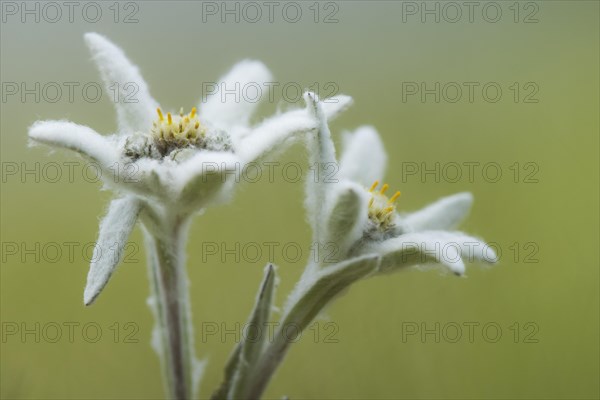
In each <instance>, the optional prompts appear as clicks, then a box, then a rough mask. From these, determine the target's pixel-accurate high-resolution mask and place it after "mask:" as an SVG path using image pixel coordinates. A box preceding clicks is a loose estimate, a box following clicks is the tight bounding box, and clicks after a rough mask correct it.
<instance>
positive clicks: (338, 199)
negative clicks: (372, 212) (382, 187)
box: [323, 181, 369, 262]
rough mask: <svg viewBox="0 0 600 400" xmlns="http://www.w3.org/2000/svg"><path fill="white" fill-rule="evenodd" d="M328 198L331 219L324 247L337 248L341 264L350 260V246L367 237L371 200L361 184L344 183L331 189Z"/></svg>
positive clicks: (337, 255) (335, 260) (329, 218)
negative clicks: (365, 235)
mask: <svg viewBox="0 0 600 400" xmlns="http://www.w3.org/2000/svg"><path fill="white" fill-rule="evenodd" d="M328 198H329V199H328V203H329V204H328V211H327V214H326V215H327V216H328V217H327V225H326V227H325V231H326V234H325V237H324V243H323V244H324V245H326V246H329V247H331V245H333V246H334V250H335V253H334V257H333V261H334V262H339V261H341V260H343V259H345V258H346V255H347V253H348V250H349V249H350V246H352V244H354V243H356V242H357V241H358V240H359V239H360V237H361V236H362V234H363V231H364V229H365V227H366V224H367V219H368V212H367V210H368V202H369V197H368V195H367V193H366V191H365V190H364V189H363V188H362V187H361V186H360V185H357V184H355V183H353V182H349V181H344V182H340V184H338V185H336V186H335V187H333V188H331V190H330V192H329V194H328ZM328 256H329V257H330V256H331V255H330V254H329V255H328ZM323 262H328V260H323Z"/></svg>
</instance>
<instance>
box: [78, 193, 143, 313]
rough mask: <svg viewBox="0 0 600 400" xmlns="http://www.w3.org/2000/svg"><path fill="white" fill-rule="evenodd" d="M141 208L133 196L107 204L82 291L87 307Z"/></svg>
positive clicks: (105, 280) (120, 252)
mask: <svg viewBox="0 0 600 400" xmlns="http://www.w3.org/2000/svg"><path fill="white" fill-rule="evenodd" d="M140 209H141V204H140V202H139V201H138V200H137V199H136V198H135V197H126V198H123V199H117V200H113V201H112V202H111V203H110V206H109V207H108V212H107V213H106V216H105V217H104V219H103V220H102V222H101V223H100V233H99V234H98V241H97V243H96V246H95V247H94V254H93V257H92V262H91V265H90V270H89V273H88V277H87V284H86V286H85V290H84V293H83V302H84V303H85V305H86V306H88V305H90V304H92V302H93V301H94V300H95V299H96V297H97V296H98V295H99V294H100V292H101V291H102V289H104V286H106V284H107V283H108V280H109V279H110V277H111V275H112V273H113V271H114V270H115V268H116V267H117V265H118V264H119V262H120V261H121V258H122V256H123V250H124V249H125V246H126V245H127V239H128V238H129V235H130V234H131V231H132V230H133V227H134V226H135V223H136V221H137V217H138V214H139V212H140Z"/></svg>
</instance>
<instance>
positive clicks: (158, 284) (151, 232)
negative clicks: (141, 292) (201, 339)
mask: <svg viewBox="0 0 600 400" xmlns="http://www.w3.org/2000/svg"><path fill="white" fill-rule="evenodd" d="M187 225H188V224H187V222H185V221H181V220H179V219H176V220H175V221H173V222H171V223H164V224H161V225H159V226H155V227H154V228H153V229H148V227H147V226H145V228H146V229H144V234H145V236H146V246H147V249H148V272H149V277H150V283H151V288H152V295H151V299H150V304H152V305H153V306H154V308H155V317H156V319H157V320H156V328H155V329H156V332H155V335H156V337H155V339H156V340H157V341H156V344H157V345H158V346H157V348H156V350H157V351H158V352H159V356H160V359H161V363H162V367H163V368H162V369H163V375H164V379H165V387H166V393H167V396H168V398H170V399H190V398H192V397H193V392H194V389H195V388H194V380H195V379H194V368H195V358H194V354H195V349H194V342H193V328H192V321H191V313H190V304H189V291H188V279H187V274H186V270H185V253H184V248H185V238H186V236H187V235H186V234H187ZM159 228H162V229H160V230H158V229H159Z"/></svg>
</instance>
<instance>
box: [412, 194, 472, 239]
mask: <svg viewBox="0 0 600 400" xmlns="http://www.w3.org/2000/svg"><path fill="white" fill-rule="evenodd" d="M472 205H473V195H472V194H471V193H469V192H462V193H457V194H454V195H451V196H447V197H443V198H441V199H440V200H438V201H436V202H434V203H432V204H430V205H428V206H427V207H425V208H423V209H421V210H419V211H416V212H413V213H410V214H408V215H406V216H402V217H401V221H402V223H401V224H402V226H404V227H405V228H406V229H408V230H409V231H414V232H420V231H426V230H438V229H440V230H444V229H453V228H456V227H457V226H458V224H460V223H461V222H462V221H463V220H464V219H465V217H466V216H467V215H468V214H469V210H470V209H471V206H472Z"/></svg>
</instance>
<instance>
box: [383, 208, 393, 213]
mask: <svg viewBox="0 0 600 400" xmlns="http://www.w3.org/2000/svg"><path fill="white" fill-rule="evenodd" d="M383 211H384V212H385V213H386V214H389V213H391V212H392V211H394V207H386V208H385V210H383Z"/></svg>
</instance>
